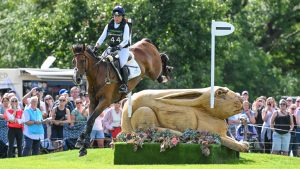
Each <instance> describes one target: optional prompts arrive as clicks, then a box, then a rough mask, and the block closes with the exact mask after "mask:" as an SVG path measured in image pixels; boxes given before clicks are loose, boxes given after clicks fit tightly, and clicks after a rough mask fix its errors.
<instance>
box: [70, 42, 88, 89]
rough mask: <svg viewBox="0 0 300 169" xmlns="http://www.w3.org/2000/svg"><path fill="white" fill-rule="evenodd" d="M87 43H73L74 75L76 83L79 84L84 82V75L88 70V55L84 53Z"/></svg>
mask: <svg viewBox="0 0 300 169" xmlns="http://www.w3.org/2000/svg"><path fill="white" fill-rule="evenodd" d="M85 48H86V47H85V45H73V46H72V51H73V54H74V56H73V61H72V62H73V65H74V75H73V81H74V83H75V84H77V85H79V84H81V82H82V78H83V75H84V74H85V73H86V70H87V66H88V65H87V56H86V55H85V54H84V51H85Z"/></svg>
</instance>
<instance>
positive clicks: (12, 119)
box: [4, 96, 23, 157]
mask: <svg viewBox="0 0 300 169" xmlns="http://www.w3.org/2000/svg"><path fill="white" fill-rule="evenodd" d="M22 115H23V110H22V109H20V107H19V102H18V99H17V97H15V96H13V97H11V98H10V108H9V109H7V110H6V111H5V113H4V118H5V120H6V121H7V127H8V133H7V139H8V150H7V157H13V156H14V153H13V150H14V145H15V144H14V143H15V139H16V142H17V148H18V157H22V139H23V124H19V123H21V119H22Z"/></svg>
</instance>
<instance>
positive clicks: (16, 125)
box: [4, 109, 23, 129]
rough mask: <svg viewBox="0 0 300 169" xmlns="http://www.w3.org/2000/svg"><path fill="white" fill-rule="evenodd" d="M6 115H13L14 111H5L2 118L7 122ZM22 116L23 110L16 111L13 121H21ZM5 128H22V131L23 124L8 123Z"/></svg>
mask: <svg viewBox="0 0 300 169" xmlns="http://www.w3.org/2000/svg"><path fill="white" fill-rule="evenodd" d="M7 113H10V114H13V113H14V110H13V109H7V110H6V111H5V113H4V118H5V120H7V121H8V117H7ZM22 115H23V110H21V109H19V110H17V112H16V116H15V119H22ZM7 126H8V127H9V128H22V129H23V124H19V123H18V122H8V123H7Z"/></svg>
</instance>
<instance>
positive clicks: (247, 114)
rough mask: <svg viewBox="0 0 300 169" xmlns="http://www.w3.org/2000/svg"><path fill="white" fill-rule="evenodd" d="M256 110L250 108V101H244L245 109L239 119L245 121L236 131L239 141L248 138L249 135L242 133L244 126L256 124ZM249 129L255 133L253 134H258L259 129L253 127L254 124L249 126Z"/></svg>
mask: <svg viewBox="0 0 300 169" xmlns="http://www.w3.org/2000/svg"><path fill="white" fill-rule="evenodd" d="M254 115H255V114H254V112H253V111H251V110H250V107H249V102H248V101H244V102H243V110H242V112H241V113H240V114H239V118H238V120H239V121H241V122H242V121H243V123H241V125H240V126H238V127H237V128H238V129H237V133H236V139H237V140H238V141H240V140H248V139H249V138H250V137H249V138H248V136H247V138H244V135H243V134H242V133H243V132H244V129H243V128H244V126H245V125H247V124H249V123H251V124H255V117H254ZM248 130H249V132H252V133H253V136H254V134H255V136H257V131H256V129H255V128H254V127H253V126H248Z"/></svg>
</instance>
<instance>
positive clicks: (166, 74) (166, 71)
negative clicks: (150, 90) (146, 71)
mask: <svg viewBox="0 0 300 169" xmlns="http://www.w3.org/2000/svg"><path fill="white" fill-rule="evenodd" d="M160 58H161V62H162V72H161V74H160V76H159V77H158V78H157V81H158V82H159V83H165V82H167V81H169V80H170V79H171V71H172V69H173V67H171V66H168V61H169V56H168V55H167V54H165V53H161V54H160Z"/></svg>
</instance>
